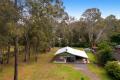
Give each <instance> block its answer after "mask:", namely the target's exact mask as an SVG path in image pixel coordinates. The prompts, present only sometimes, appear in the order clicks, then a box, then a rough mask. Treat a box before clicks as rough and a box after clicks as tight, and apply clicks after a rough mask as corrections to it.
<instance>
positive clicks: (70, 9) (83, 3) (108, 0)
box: [63, 0, 120, 20]
mask: <svg viewBox="0 0 120 80" xmlns="http://www.w3.org/2000/svg"><path fill="white" fill-rule="evenodd" d="M63 5H64V6H65V11H66V12H67V13H68V14H69V15H70V16H72V17H75V18H76V19H77V20H78V19H79V18H80V16H81V15H82V13H83V12H84V11H85V10H86V9H89V8H98V9H100V11H101V13H102V17H103V18H105V17H106V16H109V15H111V14H113V15H115V16H116V18H119V19H120V0H63Z"/></svg>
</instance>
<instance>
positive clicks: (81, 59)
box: [54, 47, 89, 63]
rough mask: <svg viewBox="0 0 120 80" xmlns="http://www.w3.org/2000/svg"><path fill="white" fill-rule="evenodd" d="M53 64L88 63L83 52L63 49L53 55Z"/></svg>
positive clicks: (67, 48) (68, 48) (69, 48)
mask: <svg viewBox="0 0 120 80" xmlns="http://www.w3.org/2000/svg"><path fill="white" fill-rule="evenodd" d="M54 62H56V63H89V60H88V56H87V54H86V52H85V51H82V50H77V49H73V48H71V47H64V48H61V49H59V50H58V51H57V52H56V53H55V58H54Z"/></svg>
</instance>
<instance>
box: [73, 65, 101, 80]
mask: <svg viewBox="0 0 120 80" xmlns="http://www.w3.org/2000/svg"><path fill="white" fill-rule="evenodd" d="M74 66H75V69H76V70H80V71H82V72H83V73H84V74H86V75H87V76H88V77H89V78H90V80H100V78H99V77H98V76H97V75H96V74H94V73H93V72H91V71H90V70H89V69H88V66H87V65H86V64H74Z"/></svg>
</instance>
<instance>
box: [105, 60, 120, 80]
mask: <svg viewBox="0 0 120 80" xmlns="http://www.w3.org/2000/svg"><path fill="white" fill-rule="evenodd" d="M105 69H106V71H107V73H108V74H109V75H110V76H111V77H112V78H113V80H120V65H119V64H118V62H117V61H112V62H108V63H107V64H106V66H105Z"/></svg>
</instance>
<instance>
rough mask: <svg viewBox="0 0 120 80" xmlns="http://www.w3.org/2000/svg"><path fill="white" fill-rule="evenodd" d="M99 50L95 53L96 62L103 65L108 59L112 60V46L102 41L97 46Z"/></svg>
mask: <svg viewBox="0 0 120 80" xmlns="http://www.w3.org/2000/svg"><path fill="white" fill-rule="evenodd" d="M98 48H99V51H98V53H97V58H98V62H99V64H101V65H103V66H104V65H105V64H106V63H107V62H108V61H112V60H113V55H112V48H111V47H110V45H108V43H107V42H102V43H101V44H99V46H98Z"/></svg>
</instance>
